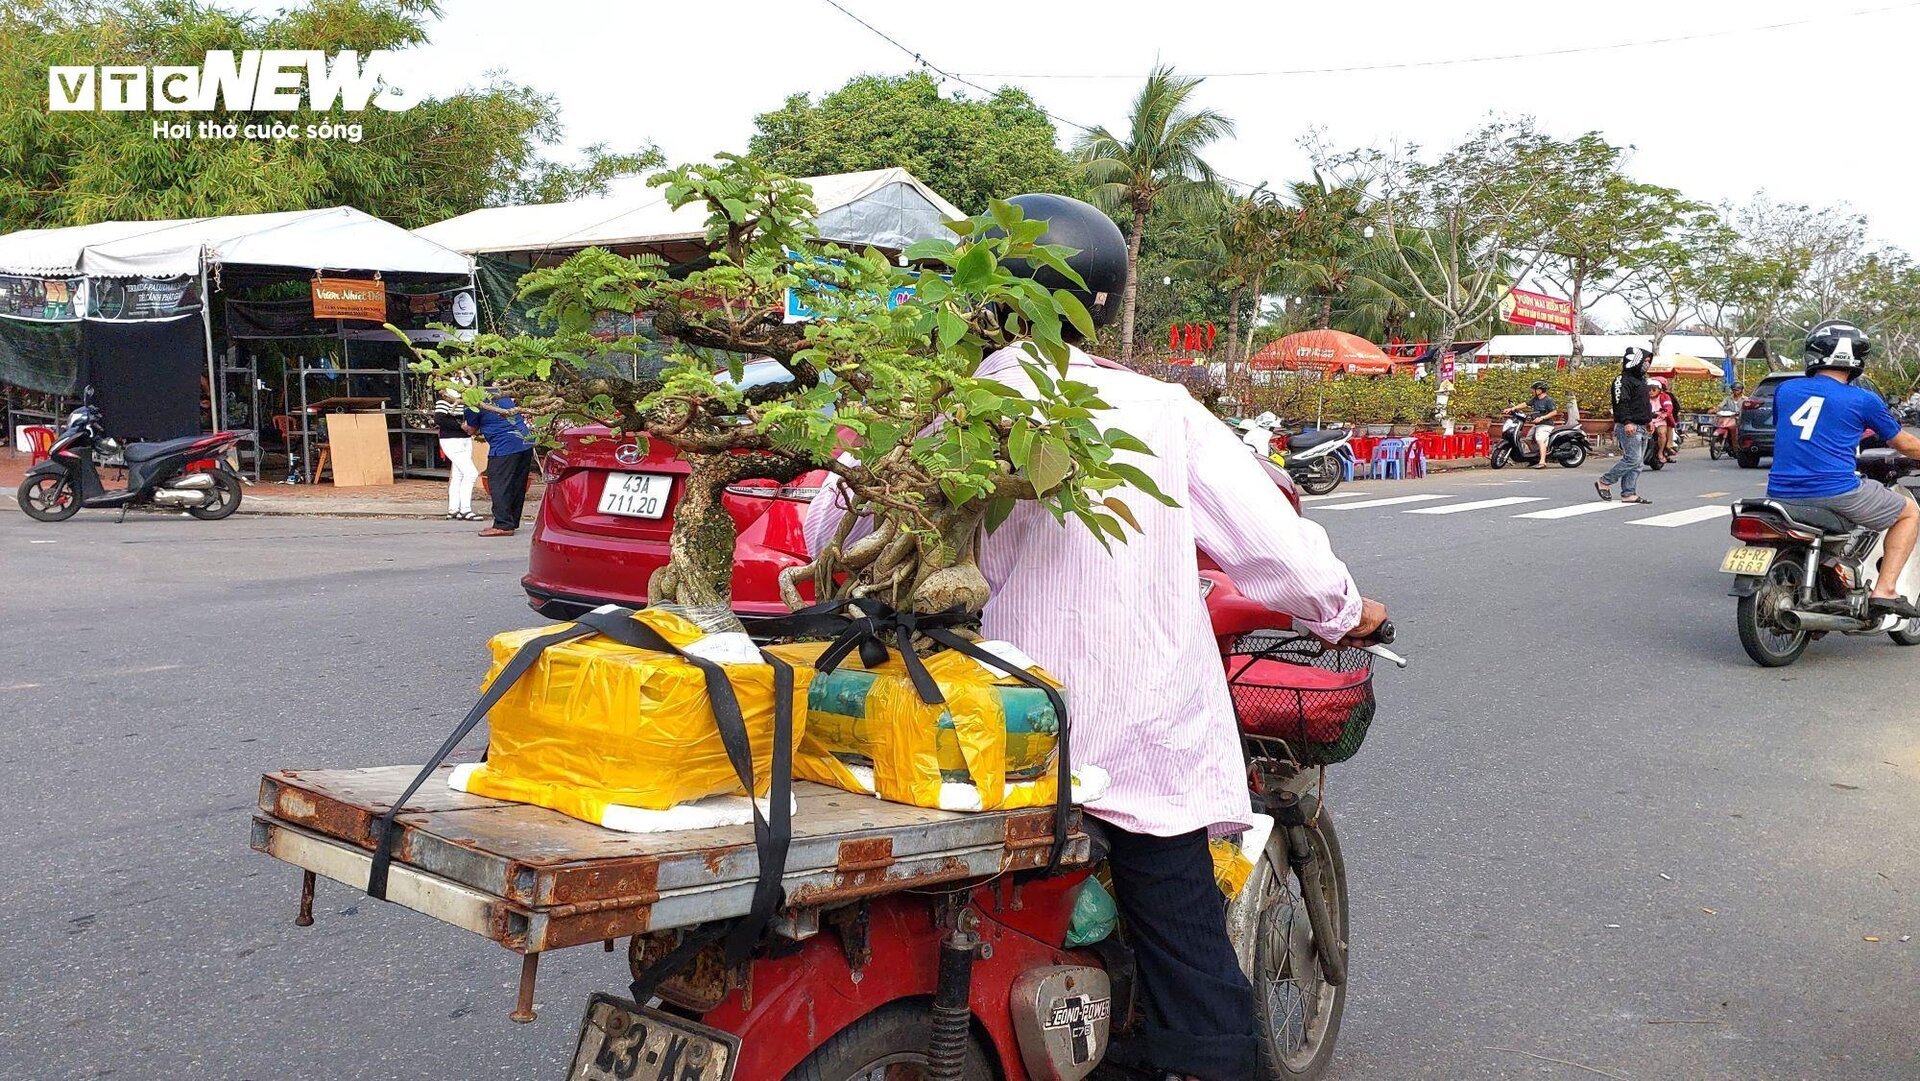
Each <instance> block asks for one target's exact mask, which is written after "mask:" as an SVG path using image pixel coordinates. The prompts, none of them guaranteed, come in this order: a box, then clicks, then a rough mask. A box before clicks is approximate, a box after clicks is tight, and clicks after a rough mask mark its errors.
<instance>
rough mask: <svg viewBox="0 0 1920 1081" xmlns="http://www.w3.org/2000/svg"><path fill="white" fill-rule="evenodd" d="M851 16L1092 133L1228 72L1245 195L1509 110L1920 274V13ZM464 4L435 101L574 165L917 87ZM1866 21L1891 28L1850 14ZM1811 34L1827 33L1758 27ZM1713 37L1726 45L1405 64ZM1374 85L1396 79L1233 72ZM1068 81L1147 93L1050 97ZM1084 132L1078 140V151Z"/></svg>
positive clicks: (610, 12) (1653, 3)
mask: <svg viewBox="0 0 1920 1081" xmlns="http://www.w3.org/2000/svg"><path fill="white" fill-rule="evenodd" d="M840 2H841V3H842V4H844V5H845V6H846V7H847V8H848V9H850V10H851V11H853V12H854V13H856V14H858V15H860V16H861V17H863V18H865V19H866V20H868V21H869V22H871V23H873V24H874V25H875V26H876V27H878V28H879V29H880V30H882V31H885V32H886V33H887V34H889V35H891V36H892V37H894V38H896V39H898V40H899V41H900V42H901V43H903V44H904V45H906V46H907V47H908V48H910V49H912V50H914V51H916V52H919V53H921V54H922V55H924V56H925V57H926V58H927V60H929V61H930V62H932V63H934V64H936V65H938V66H940V67H942V68H945V69H946V70H948V71H951V72H955V73H958V74H966V75H968V77H970V78H973V79H974V80H975V81H978V82H980V83H983V84H985V85H988V86H998V85H1000V84H1002V83H1015V84H1018V85H1020V86H1023V87H1025V88H1027V89H1028V90H1029V91H1031V92H1032V94H1033V95H1034V97H1035V98H1036V99H1037V100H1038V101H1039V102H1040V104H1041V106H1042V107H1044V108H1046V109H1047V110H1049V111H1050V112H1053V113H1054V114H1056V115H1057V116H1060V117H1063V118H1065V119H1068V120H1071V121H1074V122H1077V123H1081V124H1089V125H1098V124H1106V125H1110V126H1114V127H1116V128H1117V127H1118V126H1120V125H1121V124H1122V123H1123V122H1124V120H1125V117H1126V111H1127V104H1128V101H1129V100H1130V98H1131V95H1132V94H1133V92H1134V91H1135V90H1136V89H1137V87H1138V84H1139V82H1140V79H1141V77H1142V76H1144V74H1145V72H1146V71H1147V69H1148V68H1149V67H1151V66H1152V65H1153V64H1154V62H1155V61H1165V62H1168V63H1172V64H1174V65H1175V66H1176V67H1178V68H1179V69H1180V70H1182V71H1187V72H1193V73H1196V74H1202V73H1221V74H1215V75H1214V76H1213V77H1211V78H1209V79H1208V80H1207V81H1206V83H1205V84H1203V86H1202V87H1201V89H1200V91H1199V101H1200V102H1202V103H1204V104H1205V105H1208V106H1211V107H1213V108H1215V109H1218V110H1220V111H1222V112H1224V113H1226V114H1227V115H1229V116H1231V117H1232V118H1233V119H1234V120H1235V121H1236V123H1237V125H1238V132H1237V134H1236V135H1235V136H1234V137H1233V138H1232V139H1230V140H1227V141H1224V142H1222V143H1221V144H1219V145H1218V146H1217V147H1216V148H1215V149H1214V150H1213V151H1212V152H1211V155H1210V158H1211V160H1212V161H1213V163H1214V165H1215V166H1216V167H1217V168H1218V169H1219V170H1220V171H1221V172H1223V173H1225V174H1227V175H1228V176H1231V177H1234V178H1236V179H1240V180H1245V181H1250V182H1260V181H1273V182H1282V181H1286V180H1289V179H1292V178H1296V177H1299V176H1301V175H1303V173H1304V172H1305V160H1304V156H1303V155H1302V153H1301V152H1300V150H1299V148H1298V145H1297V140H1298V139H1299V137H1300V135H1301V134H1302V133H1303V132H1305V131H1306V130H1307V129H1308V128H1310V127H1315V126H1318V127H1324V128H1325V129H1326V130H1327V132H1328V135H1329V137H1330V139H1332V140H1333V141H1335V142H1336V143H1340V144H1362V143H1384V142H1387V141H1391V140H1396V139H1398V140H1403V141H1414V142H1420V143H1424V144H1431V145H1438V144H1441V143H1444V142H1446V141H1448V140H1450V139H1452V138H1455V137H1457V136H1459V135H1460V134H1462V133H1463V132H1465V131H1466V130H1467V129H1468V128H1470V127H1471V126H1473V125H1474V124H1475V122H1476V121H1477V120H1478V119H1480V118H1481V117H1482V116H1484V115H1485V114H1486V113H1487V112H1488V111H1489V110H1501V111H1505V112H1516V113H1531V114H1533V115H1534V116H1536V117H1538V118H1539V119H1540V121H1541V122H1542V124H1543V125H1544V126H1545V127H1547V128H1548V129H1550V130H1552V131H1554V132H1556V133H1558V134H1563V135H1571V134H1575V133H1578V132H1581V131H1585V130H1588V129H1599V130H1600V131H1602V132H1604V133H1605V134H1606V135H1607V137H1608V138H1610V139H1611V140H1612V141H1614V142H1616V143H1623V144H1631V145H1633V146H1634V147H1635V148H1636V149H1635V151H1634V154H1633V158H1632V161H1631V168H1632V170H1633V171H1634V172H1635V173H1636V174H1638V175H1639V176H1640V177H1641V178H1643V179H1645V180H1648V181H1652V182H1656V183H1661V184H1667V185H1671V186H1673V187H1677V188H1680V189H1681V190H1683V191H1685V192H1686V193H1688V194H1690V195H1693V196H1695V197H1697V198H1703V199H1708V200H1719V199H1722V198H1744V197H1745V196H1747V195H1748V194H1750V193H1751V192H1752V191H1753V190H1754V189H1756V188H1759V187H1765V188H1766V189H1767V190H1768V191H1769V192H1771V193H1772V194H1774V195H1775V196H1776V197H1777V198H1782V199H1789V200H1794V201H1807V202H1816V203H1826V202H1838V201H1845V202H1848V203H1851V204H1852V205H1853V206H1854V207H1856V208H1857V209H1859V210H1861V211H1863V212H1864V213H1866V214H1867V215H1868V216H1869V217H1870V218H1871V220H1872V225H1873V229H1874V233H1875V235H1876V237H1878V238H1879V239H1882V240H1885V241H1890V242H1893V243H1898V244H1900V245H1902V246H1904V247H1907V248H1909V249H1910V250H1914V251H1920V198H1916V197H1915V187H1916V184H1917V180H1916V178H1917V177H1920V150H1916V138H1915V135H1914V130H1915V126H1914V112H1915V110H1916V108H1920V93H1916V91H1915V89H1914V83H1915V75H1914V69H1915V65H1916V63H1917V62H1920V0H1822V2H1815V0H1798V2H1794V0H1610V2H1609V3H1605V4H1595V3H1583V4H1563V3H1552V2H1535V3H1528V4H1519V3H1511V2H1504V3H1503V2H1493V0H1448V2H1446V3H1433V2H1431V0H1342V2H1340V3H1334V4H1311V5H1309V4H1281V3H1264V2H1229V0H1183V2H1182V3H1179V4H1172V5H1160V4H1155V5H1150V6H1149V5H1144V4H1133V3H1112V4H1107V5H1104V6H1102V5H1094V4H1086V3H1044V2H1036V0H1019V2H1009V0H973V2H969V3H956V4H944V5H942V4H926V3H921V4H897V3H894V4H885V3H881V2H880V0H840ZM443 5H444V8H445V12H446V13H445V18H444V19H443V21H442V23H441V25H440V26H439V27H438V28H437V29H436V30H435V32H434V35H433V36H434V44H433V45H432V46H431V47H429V48H428V49H426V50H423V51H422V53H421V55H420V56H419V59H420V60H421V61H422V63H423V74H424V75H425V76H426V77H427V79H428V80H429V82H430V86H429V89H430V90H432V91H435V92H439V91H445V90H450V89H454V88H457V87H458V86H460V85H462V84H464V83H468V82H473V81H477V80H478V79H479V78H480V77H481V75H482V73H484V72H485V71H487V70H488V69H501V70H504V71H506V72H507V73H509V74H510V75H511V76H512V77H513V78H515V79H516V80H519V81H522V82H525V83H528V84H530V85H533V86H536V87H539V88H541V89H543V90H546V91H548V92H550V93H553V94H555V95H556V96H557V97H558V98H559V101H560V104H561V107H562V110H563V113H562V115H563V119H564V120H565V122H566V125H567V141H568V144H569V145H570V146H581V145H585V144H588V143H592V142H601V141H604V142H607V143H609V144H612V145H614V146H623V145H632V144H635V143H639V142H642V141H646V140H652V141H653V142H655V143H657V144H659V146H660V148H661V149H662V150H663V151H665V152H666V154H667V156H668V157H669V159H671V160H674V161H683V160H687V159H692V158H704V157H706V156H708V155H711V154H712V153H714V152H715V151H720V150H738V149H742V148H744V146H745V143H746V140H747V137H748V135H749V134H750V133H751V131H752V120H753V115H754V114H755V113H757V112H762V111H765V110H768V109H771V108H774V107H776V106H777V105H779V103H780V102H781V100H782V99H783V98H784V97H785V96H786V95H788V94H790V93H795V92H800V91H805V92H811V93H813V94H815V95H816V96H817V95H818V94H820V93H822V92H825V91H829V90H832V89H834V88H835V87H838V86H839V85H841V84H842V83H844V82H845V81H846V80H847V79H849V78H851V77H852V76H855V75H858V74H861V73H866V72H881V73H899V72H904V71H907V70H910V69H912V68H913V67H914V62H913V60H912V58H911V57H909V56H908V55H906V54H904V53H902V52H901V51H900V50H899V49H896V48H895V47H894V46H892V45H889V44H888V43H887V42H885V41H883V40H881V39H880V38H879V37H876V36H875V35H874V34H873V33H871V32H870V31H868V30H865V29H863V28H861V27H860V26H859V25H858V24H856V23H855V22H853V21H852V20H851V19H849V18H848V17H847V16H845V15H843V14H841V13H840V12H838V11H836V10H834V8H833V7H832V6H830V5H829V4H828V3H826V0H781V2H779V3H774V2H771V0H735V2H709V3H674V4H665V3H648V2H626V3H619V2H613V0H545V2H543V3H540V4H528V3H526V2H525V0H443ZM258 6H261V7H268V6H274V5H267V4H261V5H258ZM1860 11H1869V12H1870V13H1866V14H1849V13H1853V12H1860ZM1795 20H1812V21H1810V22H1807V23H1806V24H1804V25H1799V26H1793V27H1789V28H1784V29H1772V30H1759V29H1752V28H1756V27H1761V26H1765V25H1767V24H1773V23H1783V22H1789V21H1795ZM1000 27H1004V28H1005V29H1004V30H1002V29H996V28H1000ZM1699 34H1718V36H1712V37H1705V38H1696V39H1694V40H1688V41H1679V42H1673V43H1668V44H1649V45H1639V46H1635V47H1630V48H1618V49H1606V50H1602V51H1596V52H1586V53H1576V54H1570V55H1560V56H1546V57H1534V58H1528V59H1513V60H1500V61H1495V62H1488V63H1472V64H1455V65H1450V66H1430V67H1411V68H1407V67H1403V68H1397V69H1395V68H1385V67H1384V66H1385V65H1394V64H1409V63H1421V62H1428V61H1436V60H1450V59H1461V58H1467V57H1480V56H1489V55H1504V54H1514V53H1537V52H1541V51H1544V50H1551V49H1569V48H1580V47H1586V46H1602V45H1614V44H1618V43H1622V42H1642V41H1647V40H1649V39H1654V38H1671V37H1681V36H1685V35H1699ZM1366 66H1374V67H1376V70H1369V71H1353V72H1342V73H1334V74H1293V75H1279V76H1273V75H1245V76H1238V77H1228V76H1227V75H1226V74H1224V73H1230V72H1271V71H1286V70H1298V69H1303V68H1308V69H1317V68H1329V67H1366ZM1068 75H1072V76H1087V75H1096V76H1099V75H1120V76H1124V77H1121V78H1057V77H1042V76H1068ZM950 85H951V84H950ZM954 89H960V88H958V87H954ZM969 93H971V91H969ZM1073 134H1074V132H1073V130H1072V129H1071V128H1068V127H1066V126H1065V125H1062V138H1063V140H1067V139H1070V138H1071V137H1072V135H1073ZM965 209H968V210H974V209H978V208H973V207H968V208H965Z"/></svg>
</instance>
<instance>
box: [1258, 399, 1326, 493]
mask: <svg viewBox="0 0 1920 1081" xmlns="http://www.w3.org/2000/svg"><path fill="white" fill-rule="evenodd" d="M1282 428H1283V425H1282V424H1281V422H1280V421H1279V419H1278V418H1276V417H1274V416H1273V414H1271V413H1266V414H1263V415H1261V416H1260V417H1257V418H1255V419H1253V420H1248V421H1242V422H1240V441H1241V442H1243V443H1245V444H1246V445H1247V447H1248V448H1249V449H1251V450H1252V451H1253V452H1254V453H1255V454H1256V455H1259V456H1261V457H1264V458H1266V459H1267V460H1268V461H1270V462H1272V463H1273V464H1274V465H1277V466H1280V467H1281V468H1282V469H1285V470H1286V471H1287V474H1288V475H1289V476H1291V477H1292V478H1293V479H1294V482H1295V483H1297V484H1299V485H1300V488H1301V490H1303V491H1305V492H1306V493H1307V494H1308V495H1326V494H1327V493H1328V492H1331V491H1333V490H1334V489H1335V488H1338V487H1340V482H1341V481H1343V480H1345V479H1346V477H1347V471H1348V470H1349V469H1350V468H1352V466H1353V433H1352V432H1349V431H1346V430H1344V429H1329V430H1325V431H1311V432H1300V433H1298V434H1295V435H1286V434H1285V432H1284V431H1283V430H1282ZM1282 436H1283V437H1284V438H1285V442H1284V443H1283V444H1281V445H1279V446H1276V445H1275V443H1276V437H1282Z"/></svg>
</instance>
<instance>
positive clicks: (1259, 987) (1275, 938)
mask: <svg viewBox="0 0 1920 1081" xmlns="http://www.w3.org/2000/svg"><path fill="white" fill-rule="evenodd" d="M1307 836H1308V837H1309V838H1311V840H1312V843H1313V844H1314V845H1315V846H1316V847H1317V848H1318V850H1319V851H1318V852H1316V853H1315V855H1316V857H1317V858H1318V862H1319V864H1320V886H1321V893H1322V895H1323V896H1324V897H1325V898H1326V900H1327V906H1326V907H1327V912H1328V913H1329V914H1330V915H1332V916H1333V918H1334V920H1335V922H1337V923H1338V924H1339V928H1338V929H1337V931H1336V932H1335V934H1334V936H1333V937H1334V940H1335V941H1336V942H1337V943H1338V944H1339V945H1338V949H1339V951H1340V957H1341V959H1342V960H1345V959H1346V958H1347V864H1346V861H1345V860H1344V859H1343V858H1342V857H1341V855H1340V838H1339V837H1338V836H1337V835H1335V833H1334V832H1333V815H1332V814H1331V813H1330V812H1329V811H1328V810H1327V809H1326V807H1325V806H1322V807H1321V808H1320V813H1319V815H1318V816H1317V817H1316V818H1315V819H1314V822H1313V824H1312V825H1311V826H1308V827H1307ZM1261 866H1262V867H1265V868H1268V869H1270V870H1271V872H1272V873H1273V874H1274V875H1276V876H1277V877H1274V878H1269V879H1268V880H1267V881H1265V882H1262V883H1259V884H1258V885H1259V888H1260V889H1262V890H1263V891H1265V895H1264V896H1262V897H1261V898H1259V901H1258V903H1259V904H1260V906H1261V907H1260V911H1259V916H1258V923H1257V924H1256V930H1255V936H1256V937H1255V941H1254V949H1253V973H1252V983H1253V1011H1254V1033H1255V1039H1256V1041H1257V1046H1258V1049H1259V1053H1260V1072H1259V1074H1258V1076H1259V1077H1260V1079H1261V1081H1318V1079H1319V1078H1320V1077H1321V1076H1322V1075H1323V1074H1325V1073H1326V1072H1327V1066H1328V1065H1329V1064H1330V1063H1332V1061H1333V1048H1334V1044H1336V1043H1337V1042H1338V1041H1339V1038H1340V1018H1341V1015H1342V1014H1343V1013H1345V1011H1346V1006H1347V985H1346V984H1344V983H1343V984H1340V985H1339V986H1337V987H1336V986H1333V985H1331V984H1328V983H1326V982H1325V981H1324V980H1323V979H1321V978H1320V961H1319V958H1318V956H1317V955H1316V952H1315V950H1314V947H1313V946H1312V944H1311V942H1308V943H1306V944H1305V945H1304V946H1302V945H1301V944H1299V943H1298V940H1297V936H1298V934H1299V933H1304V934H1306V935H1309V936H1310V935H1311V934H1312V929H1311V923H1310V921H1309V920H1308V916H1307V911H1306V905H1305V904H1303V903H1301V901H1300V900H1299V893H1298V890H1299V889H1300V881H1299V879H1298V878H1297V877H1296V876H1295V874H1294V872H1293V871H1292V869H1291V868H1290V867H1289V866H1288V864H1287V846H1286V841H1285V839H1284V837H1283V836H1282V835H1281V833H1280V831H1279V830H1278V829H1276V830H1275V831H1274V836H1273V837H1272V839H1270V840H1269V841H1268V842H1267V851H1266V860H1265V861H1264V862H1263V863H1262V864H1261ZM1276 887H1278V889H1276ZM1249 888H1252V886H1250V887H1249ZM1303 961H1304V964H1305V965H1306V966H1310V967H1311V968H1312V969H1313V972H1312V975H1311V977H1310V979H1311V981H1312V982H1313V983H1315V984H1316V985H1317V986H1315V987H1314V988H1313V989H1312V990H1311V991H1309V990H1307V989H1305V988H1303V987H1301V986H1300V984H1299V983H1298V982H1297V981H1298V978H1297V977H1296V976H1294V975H1293V970H1294V968H1295V967H1296V966H1297V965H1300V964H1301V963H1302V962H1303ZM1351 978H1352V969H1351V968H1349V969H1348V979H1349V981H1351ZM1309 1015H1310V1016H1309Z"/></svg>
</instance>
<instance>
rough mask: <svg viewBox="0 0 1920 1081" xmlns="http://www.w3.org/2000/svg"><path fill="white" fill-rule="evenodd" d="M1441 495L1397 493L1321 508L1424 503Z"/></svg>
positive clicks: (1356, 508) (1346, 508)
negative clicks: (1389, 497) (1385, 497)
mask: <svg viewBox="0 0 1920 1081" xmlns="http://www.w3.org/2000/svg"><path fill="white" fill-rule="evenodd" d="M1445 498H1447V497H1446V496H1443V495H1397V496H1394V497H1393V498H1391V499H1368V500H1364V501H1362V502H1359V503H1342V504H1340V505H1339V506H1337V507H1321V508H1320V509H1321V510H1359V509H1360V508H1362V507H1391V506H1394V505H1396V504H1399V503H1424V502H1426V501H1427V500H1429V499H1445Z"/></svg>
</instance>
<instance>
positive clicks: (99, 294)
mask: <svg viewBox="0 0 1920 1081" xmlns="http://www.w3.org/2000/svg"><path fill="white" fill-rule="evenodd" d="M88 289H89V291H90V293H91V295H92V298H93V300H92V303H91V304H90V305H89V306H88V310H87V318H89V319H106V320H113V321H122V320H139V319H172V318H174V317H175V316H180V315H188V314H190V313H193V312H197V311H199V310H200V281H199V279H197V278H195V277H193V276H192V275H181V276H180V277H177V278H95V279H93V281H92V282H91V283H90V284H89V286H88Z"/></svg>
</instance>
